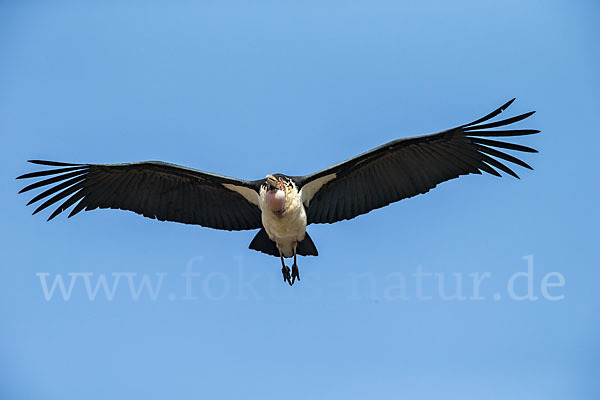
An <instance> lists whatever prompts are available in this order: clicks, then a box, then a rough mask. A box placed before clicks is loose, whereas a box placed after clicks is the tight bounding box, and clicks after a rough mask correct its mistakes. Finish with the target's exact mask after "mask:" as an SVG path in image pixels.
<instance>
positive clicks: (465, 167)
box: [296, 99, 539, 224]
mask: <svg viewBox="0 0 600 400" xmlns="http://www.w3.org/2000/svg"><path fill="white" fill-rule="evenodd" d="M514 100H515V99H512V100H510V101H509V102H508V103H506V104H504V105H503V106H502V107H500V108H498V109H496V110H494V111H493V112H491V113H489V114H488V115H486V116H485V117H482V118H480V119H478V120H476V121H473V122H471V123H468V124H465V125H461V126H459V127H456V128H453V129H449V130H446V131H443V132H439V133H435V134H431V135H426V136H419V137H413V138H406V139H399V140H394V141H393V142H389V143H387V144H384V145H383V146H379V147H377V148H375V149H373V150H370V151H368V152H366V153H364V154H361V155H359V156H357V157H354V158H351V159H349V160H347V161H344V162H342V163H340V164H336V165H334V166H332V167H330V168H327V169H324V170H322V171H319V172H317V173H314V174H312V175H307V176H304V177H299V178H296V180H297V184H298V186H299V187H301V190H302V192H301V194H302V201H303V203H304V205H305V207H306V208H307V220H308V221H307V222H308V223H309V224H310V223H333V222H337V221H341V220H344V219H351V218H354V217H356V216H357V215H361V214H365V213H368V212H369V211H371V210H373V209H376V208H380V207H383V206H386V205H388V204H390V203H393V202H395V201H399V200H402V199H406V198H409V197H412V196H415V195H417V194H420V193H426V192H428V191H429V190H430V189H433V188H434V187H435V186H436V185H437V184H439V183H441V182H445V181H447V180H450V179H453V178H457V177H459V176H460V175H466V174H481V172H487V173H490V174H492V175H496V176H500V174H499V173H498V171H497V170H496V169H498V170H500V171H503V172H505V173H507V174H509V175H512V176H514V177H516V178H518V176H517V174H516V173H515V172H514V171H512V170H511V169H510V168H509V167H508V166H507V165H506V164H505V163H504V162H506V161H508V162H511V163H514V164H517V165H520V166H522V167H525V168H529V169H532V168H531V167H530V166H529V165H527V164H526V163H525V162H523V161H521V160H519V159H518V158H516V157H514V156H512V155H510V154H507V153H504V152H502V151H499V150H497V149H495V148H494V147H496V148H503V149H508V150H516V151H524V152H529V153H536V152H537V151H536V150H534V149H532V148H529V147H525V146H521V145H518V144H513V143H509V142H504V141H498V140H493V139H489V138H490V137H506V136H521V135H531V134H534V133H538V132H539V131H538V130H533V129H513V130H489V128H496V127H501V126H505V125H509V124H512V123H514V122H518V121H521V120H523V119H525V118H527V117H529V116H530V115H532V114H533V113H534V112H535V111H531V112H528V113H526V114H522V115H519V116H516V117H512V118H508V119H505V120H501V121H497V122H490V123H485V124H484V123H483V122H485V121H488V120H490V119H492V118H494V117H495V116H497V115H498V114H500V113H501V112H502V111H504V110H505V109H506V108H507V107H508V106H509V105H510V104H511V103H512V102H513V101H514Z"/></svg>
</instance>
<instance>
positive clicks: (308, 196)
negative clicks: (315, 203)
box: [300, 174, 336, 207]
mask: <svg viewBox="0 0 600 400" xmlns="http://www.w3.org/2000/svg"><path fill="white" fill-rule="evenodd" d="M335 176H336V175H335V174H329V175H325V176H322V177H320V178H319V179H315V180H314V181H312V182H309V183H307V184H306V185H304V186H302V189H300V198H301V199H302V203H303V204H304V207H308V205H309V204H310V201H311V200H312V198H313V196H314V195H315V194H316V193H317V192H318V191H319V189H321V188H322V187H323V185H324V184H326V183H327V182H329V181H330V180H332V179H335Z"/></svg>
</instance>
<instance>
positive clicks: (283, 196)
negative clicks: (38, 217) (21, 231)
mask: <svg viewBox="0 0 600 400" xmlns="http://www.w3.org/2000/svg"><path fill="white" fill-rule="evenodd" d="M514 100H515V99H512V100H510V101H509V102H507V103H506V104H504V105H503V106H501V107H500V108H498V109H496V110H494V111H492V112H491V113H489V114H488V115H486V116H484V117H482V118H480V119H478V120H476V121H473V122H470V123H468V124H465V125H461V126H458V127H456V128H452V129H448V130H445V131H442V132H439V133H434V134H430V135H425V136H418V137H412V138H405V139H398V140H394V141H392V142H389V143H386V144H384V145H382V146H379V147H377V148H375V149H372V150H370V151H367V152H366V153H363V154H361V155H358V156H356V157H354V158H351V159H349V160H347V161H344V162H341V163H339V164H336V165H334V166H332V167H329V168H326V169H324V170H322V171H319V172H315V173H313V174H310V175H306V176H286V175H283V174H269V175H267V176H266V179H259V180H255V181H246V180H241V179H235V178H230V177H226V176H221V175H216V174H212V173H208V172H203V171H198V170H195V169H191V168H185V167H180V166H177V165H173V164H167V163H164V162H158V161H148V162H136V163H127V164H72V163H62V162H54V161H42V160H30V161H29V162H31V163H33V164H39V165H45V166H50V167H55V168H52V169H46V170H43V171H37V172H32V173H28V174H25V175H21V176H19V177H18V178H17V179H25V178H41V177H46V176H48V178H45V179H42V180H39V181H37V182H35V183H33V184H31V185H29V186H27V187H25V188H23V189H22V190H21V191H20V192H19V193H22V192H27V191H29V190H32V189H36V188H40V187H44V186H50V187H49V189H47V190H45V191H43V192H42V193H40V194H38V195H37V196H35V197H34V198H33V199H31V201H30V202H29V203H28V205H29V204H32V203H35V202H37V201H40V200H42V199H46V200H45V201H44V202H43V203H42V204H41V205H40V206H39V207H37V208H36V210H35V211H34V212H33V214H36V213H37V212H39V211H41V210H43V209H45V208H46V207H49V206H51V205H53V204H55V203H56V202H58V201H60V200H63V199H65V201H64V202H63V203H61V204H60V205H59V206H58V207H57V208H56V209H55V210H54V212H52V214H51V215H50V217H49V218H48V220H51V219H52V218H54V217H56V216H57V215H58V214H60V213H61V212H62V211H65V210H66V209H68V208H69V207H71V206H74V207H73V209H72V210H71V212H70V214H69V217H72V216H73V215H75V214H77V213H79V212H80V211H81V210H86V211H90V210H94V209H96V208H113V209H121V210H129V211H133V212H136V213H138V214H142V215H143V216H145V217H149V218H155V219H158V220H160V221H175V222H182V223H185V224H196V225H201V226H205V227H209V228H215V229H225V230H230V231H231V230H245V229H259V231H258V233H257V234H256V236H255V237H254V239H253V240H252V242H251V243H250V249H253V250H257V251H261V252H263V253H266V254H269V255H272V256H276V257H277V256H278V257H279V258H280V259H281V265H282V269H281V271H282V273H283V279H284V282H288V283H289V284H290V285H292V284H293V283H294V282H295V280H296V279H298V280H300V275H299V272H298V266H297V264H296V255H298V254H299V255H302V256H316V255H318V253H317V248H316V247H315V244H314V243H313V241H312V240H311V238H310V236H309V235H308V233H307V232H306V226H307V225H309V224H318V223H334V222H338V221H341V220H346V219H351V218H354V217H356V216H358V215H361V214H365V213H368V212H369V211H371V210H374V209H376V208H380V207H383V206H386V205H388V204H390V203H393V202H396V201H399V200H402V199H406V198H409V197H413V196H415V195H417V194H420V193H426V192H428V191H429V190H430V189H432V188H434V187H435V186H436V185H437V184H439V183H441V182H444V181H447V180H450V179H453V178H457V177H459V176H460V175H467V174H481V173H482V172H487V173H489V174H492V175H496V176H501V175H500V174H499V173H498V171H497V170H500V171H503V172H505V173H507V174H509V175H512V176H514V177H516V178H518V176H517V174H516V173H515V172H513V171H512V170H511V169H510V168H509V167H508V166H506V164H504V163H503V162H502V161H500V160H504V162H506V161H508V162H511V163H514V164H517V165H520V166H522V167H525V168H529V169H532V168H531V167H530V166H529V165H528V164H526V163H525V162H523V161H521V160H520V159H518V158H516V157H514V156H512V155H509V154H507V153H504V152H502V151H499V150H496V149H494V147H496V148H503V149H508V150H516V151H523V152H529V153H535V152H537V151H536V150H534V149H532V148H529V147H526V146H522V145H518V144H513V143H509V142H504V141H498V140H493V139H490V137H506V136H521V135H530V134H535V133H538V132H539V131H538V130H533V129H508V130H507V129H503V130H490V128H496V127H504V126H506V125H509V124H512V123H515V122H517V121H521V120H523V119H525V118H527V117H529V116H530V115H532V114H533V113H534V111H531V112H528V113H525V114H522V115H518V116H516V117H512V118H508V119H504V120H501V121H496V122H487V123H484V122H486V121H488V120H490V119H492V118H494V117H496V116H497V115H498V114H500V113H501V112H502V111H504V110H505V109H506V108H507V107H508V106H509V105H510V104H511V103H512V102H513V101H514ZM290 257H293V258H294V263H293V265H292V269H291V274H290V268H289V267H288V266H286V265H285V261H284V258H290Z"/></svg>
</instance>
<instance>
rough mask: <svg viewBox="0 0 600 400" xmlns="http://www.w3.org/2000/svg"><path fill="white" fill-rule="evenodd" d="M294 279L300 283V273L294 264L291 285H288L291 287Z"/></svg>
mask: <svg viewBox="0 0 600 400" xmlns="http://www.w3.org/2000/svg"><path fill="white" fill-rule="evenodd" d="M296 279H298V281H300V271H299V270H298V266H297V265H296V263H294V265H292V283H290V285H293V284H294V282H295V281H296Z"/></svg>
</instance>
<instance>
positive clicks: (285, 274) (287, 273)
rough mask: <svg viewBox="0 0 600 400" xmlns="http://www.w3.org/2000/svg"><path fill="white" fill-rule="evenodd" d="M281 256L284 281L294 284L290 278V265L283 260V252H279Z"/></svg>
mask: <svg viewBox="0 0 600 400" xmlns="http://www.w3.org/2000/svg"><path fill="white" fill-rule="evenodd" d="M279 257H281V273H282V274H283V281H284V282H287V283H289V284H290V286H292V284H293V283H292V279H291V278H290V267H288V266H287V265H285V261H283V254H281V252H279Z"/></svg>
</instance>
